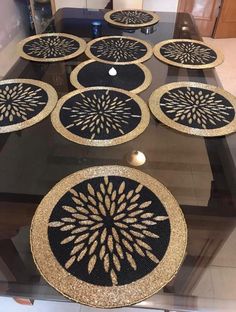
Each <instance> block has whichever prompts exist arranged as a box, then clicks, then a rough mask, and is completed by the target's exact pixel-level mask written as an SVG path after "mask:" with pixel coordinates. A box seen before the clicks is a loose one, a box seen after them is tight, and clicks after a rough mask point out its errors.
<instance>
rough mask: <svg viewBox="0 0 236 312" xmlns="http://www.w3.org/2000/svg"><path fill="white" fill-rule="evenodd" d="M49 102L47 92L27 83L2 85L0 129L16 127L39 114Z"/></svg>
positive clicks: (0, 93)
mask: <svg viewBox="0 0 236 312" xmlns="http://www.w3.org/2000/svg"><path fill="white" fill-rule="evenodd" d="M47 102H48V95H47V93H46V91H44V90H43V89H41V88H39V87H38V86H34V85H32V84H27V83H10V84H8V85H6V84H5V85H0V127H4V126H10V125H15V124H18V123H21V122H23V121H25V120H29V119H31V118H33V117H34V116H36V115H37V114H39V113H40V112H41V111H42V110H43V109H44V107H45V106H46V104H47Z"/></svg>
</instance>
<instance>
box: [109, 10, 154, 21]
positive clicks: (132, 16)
mask: <svg viewBox="0 0 236 312" xmlns="http://www.w3.org/2000/svg"><path fill="white" fill-rule="evenodd" d="M111 19H112V20H114V21H116V22H120V23H122V24H144V23H148V22H150V21H151V20H152V19H153V17H152V16H151V15H150V14H148V13H147V12H142V11H128V10H127V11H117V12H115V13H113V14H112V15H111Z"/></svg>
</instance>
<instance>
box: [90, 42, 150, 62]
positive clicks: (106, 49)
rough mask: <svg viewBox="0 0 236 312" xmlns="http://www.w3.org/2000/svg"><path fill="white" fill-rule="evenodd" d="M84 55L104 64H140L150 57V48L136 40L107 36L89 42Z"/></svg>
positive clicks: (145, 43)
mask: <svg viewBox="0 0 236 312" xmlns="http://www.w3.org/2000/svg"><path fill="white" fill-rule="evenodd" d="M85 53H86V54H87V56H88V57H89V58H91V59H95V60H97V61H100V62H105V63H123V64H127V63H128V64H129V63H141V62H144V61H145V60H147V59H149V58H150V57H151V56H152V47H151V46H150V45H149V44H148V43H147V42H145V41H143V40H139V39H136V38H132V37H123V36H108V37H101V38H98V39H94V40H92V41H90V42H89V44H88V46H87V49H86V51H85Z"/></svg>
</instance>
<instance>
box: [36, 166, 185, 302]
mask: <svg viewBox="0 0 236 312" xmlns="http://www.w3.org/2000/svg"><path fill="white" fill-rule="evenodd" d="M30 242H31V250H32V254H33V257H34V261H35V263H36V265H37V267H38V269H39V271H40V272H41V274H42V276H43V277H44V278H45V279H46V280H47V282H48V283H49V284H50V285H51V286H53V287H54V288H55V289H57V290H58V291H59V292H61V293H62V294H63V295H64V296H66V297H68V298H70V299H72V300H74V301H76V302H80V303H82V304H86V305H89V306H94V307H99V308H114V307H121V306H127V305H132V304H135V303H137V302H139V301H142V300H144V299H146V298H147V297H149V296H152V295H153V294H154V293H156V292H157V291H159V290H160V289H161V288H162V287H164V286H165V285H166V284H167V283H168V282H169V281H170V280H171V279H172V278H173V277H174V276H175V274H176V273H177V271H178V269H179V267H180V265H181V263H182V260H183V257H184V255H185V249H186V244H187V228H186V223H185V220H184V216H183V214H182V211H181V209H180V207H179V205H178V203H177V202H176V200H175V199H174V197H173V196H172V195H171V193H170V192H169V191H168V190H167V189H166V188H165V187H164V186H163V185H162V184H161V183H160V182H158V181H157V180H156V179H154V178H152V177H151V176H149V175H147V174H145V173H143V172H141V171H138V170H136V169H131V168H128V167H121V166H99V167H92V168H88V169H84V170H81V171H78V172H76V173H74V174H72V175H70V176H68V177H66V178H65V179H63V180H62V181H60V182H59V183H58V184H57V185H56V186H54V187H53V189H52V190H51V191H50V192H49V193H48V194H47V195H46V196H45V197H44V199H43V200H42V202H41V203H40V205H39V207H38V208H37V210H36V213H35V215H34V218H33V221H32V224H31V235H30Z"/></svg>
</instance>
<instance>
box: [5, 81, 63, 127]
mask: <svg viewBox="0 0 236 312" xmlns="http://www.w3.org/2000/svg"><path fill="white" fill-rule="evenodd" d="M12 83H19V84H20V83H23V84H24V83H26V84H30V85H33V86H37V87H39V88H41V89H43V90H44V91H45V92H46V93H47V96H48V102H47V104H46V105H45V107H44V109H43V110H42V111H41V112H40V113H38V114H37V115H36V116H34V117H32V118H30V119H27V120H25V121H22V122H19V123H16V124H14V125H9V126H2V127H1V126H0V133H8V132H14V131H19V130H22V129H25V128H28V127H31V126H33V125H34V124H36V123H38V122H40V121H42V120H43V119H44V118H46V117H47V116H48V115H49V114H50V113H51V112H52V110H53V109H54V107H55V106H56V103H57V100H58V96H57V92H56V90H55V89H54V88H53V87H52V86H51V85H50V84H48V83H45V82H42V81H39V80H33V79H8V80H2V81H0V85H6V86H7V85H9V84H12Z"/></svg>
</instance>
